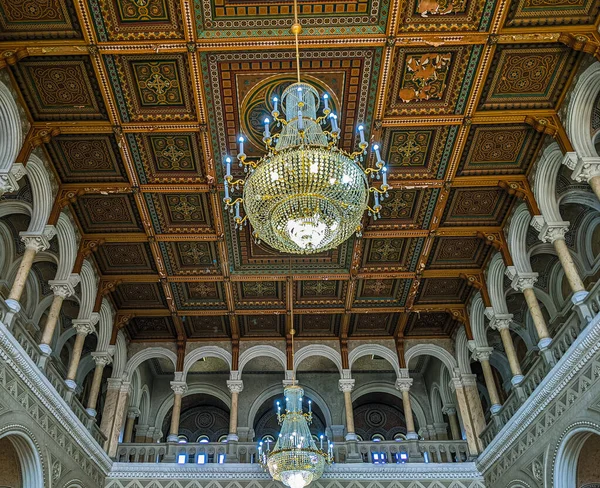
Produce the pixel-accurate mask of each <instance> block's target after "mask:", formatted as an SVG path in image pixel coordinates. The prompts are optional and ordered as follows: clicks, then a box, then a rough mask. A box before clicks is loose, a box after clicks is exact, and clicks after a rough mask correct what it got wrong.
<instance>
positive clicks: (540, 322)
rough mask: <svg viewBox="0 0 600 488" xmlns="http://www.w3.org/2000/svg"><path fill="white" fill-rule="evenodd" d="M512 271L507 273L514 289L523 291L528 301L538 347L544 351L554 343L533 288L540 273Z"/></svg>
mask: <svg viewBox="0 0 600 488" xmlns="http://www.w3.org/2000/svg"><path fill="white" fill-rule="evenodd" d="M511 272H512V274H511ZM511 272H508V273H507V275H509V277H511V278H512V287H513V289H515V290H516V291H520V292H521V293H523V296H524V297H525V301H526V302H527V308H528V309H529V313H530V314H531V319H532V320H533V325H534V326H535V330H536V332H537V336H538V339H539V342H538V347H539V348H540V350H542V351H543V350H545V349H548V347H549V346H550V344H552V337H550V332H548V327H547V325H546V320H545V319H544V314H542V309H541V307H540V303H539V302H538V299H537V297H536V296H535V291H534V290H533V286H534V285H535V282H536V281H537V278H538V274H537V273H516V272H515V271H513V270H511Z"/></svg>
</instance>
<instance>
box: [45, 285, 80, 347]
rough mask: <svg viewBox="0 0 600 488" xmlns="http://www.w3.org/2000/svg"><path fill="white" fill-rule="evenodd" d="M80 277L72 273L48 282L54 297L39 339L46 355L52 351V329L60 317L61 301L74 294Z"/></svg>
mask: <svg viewBox="0 0 600 488" xmlns="http://www.w3.org/2000/svg"><path fill="white" fill-rule="evenodd" d="M79 281H80V277H79V275H78V274H72V275H71V276H70V277H69V279H67V280H52V281H49V282H48V284H49V285H50V288H51V289H52V291H53V292H54V298H53V299H52V304H51V305H50V310H49V311H48V319H47V320H46V325H44V332H43V333H42V339H41V341H40V346H39V347H40V350H41V351H42V353H43V354H45V355H46V356H49V355H50V353H51V352H52V348H51V346H50V345H51V344H52V338H53V337H54V330H55V329H56V324H57V323H58V319H59V317H60V309H61V308H62V304H63V301H64V300H65V298H68V297H70V296H73V295H75V287H76V286H77V283H79Z"/></svg>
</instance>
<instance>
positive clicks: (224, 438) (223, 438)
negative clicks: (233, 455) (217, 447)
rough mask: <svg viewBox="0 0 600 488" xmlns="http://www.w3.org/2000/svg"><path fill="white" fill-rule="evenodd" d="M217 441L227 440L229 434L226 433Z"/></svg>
mask: <svg viewBox="0 0 600 488" xmlns="http://www.w3.org/2000/svg"><path fill="white" fill-rule="evenodd" d="M217 442H227V436H226V435H222V436H220V437H219V440H218V441H217Z"/></svg>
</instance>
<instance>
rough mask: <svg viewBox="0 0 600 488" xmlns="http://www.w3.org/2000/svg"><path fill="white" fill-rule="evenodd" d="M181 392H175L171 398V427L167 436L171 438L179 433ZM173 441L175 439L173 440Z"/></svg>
mask: <svg viewBox="0 0 600 488" xmlns="http://www.w3.org/2000/svg"><path fill="white" fill-rule="evenodd" d="M181 396H182V394H181V393H175V395H174V400H173V415H172V416H171V429H170V430H169V437H172V438H173V439H174V438H176V437H177V436H178V435H179V416H180V415H181ZM173 436H174V437H173ZM173 442H175V441H173Z"/></svg>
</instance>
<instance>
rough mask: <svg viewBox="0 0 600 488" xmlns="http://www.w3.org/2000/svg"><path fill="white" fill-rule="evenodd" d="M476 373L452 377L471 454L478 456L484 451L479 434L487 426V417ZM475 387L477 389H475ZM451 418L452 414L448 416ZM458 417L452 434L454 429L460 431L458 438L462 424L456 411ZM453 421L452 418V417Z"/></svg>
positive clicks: (453, 434)
mask: <svg viewBox="0 0 600 488" xmlns="http://www.w3.org/2000/svg"><path fill="white" fill-rule="evenodd" d="M475 382H476V377H475V375H461V376H460V377H454V378H452V383H451V388H452V389H453V390H454V393H455V395H456V401H457V404H458V408H459V410H460V413H461V418H462V421H463V426H464V429H465V436H466V438H467V445H468V446H469V452H470V454H471V456H477V455H478V454H479V453H480V452H482V451H483V442H482V441H481V439H480V438H479V435H480V434H481V432H482V431H483V429H484V428H485V418H484V416H483V410H482V408H481V402H480V400H479V395H478V394H477V391H476V389H477V386H476V383H475ZM473 388H474V389H475V390H473ZM473 391H474V392H475V395H476V398H474V397H473ZM448 417H449V418H450V415H449V416H448ZM454 418H455V419H456V427H455V428H453V427H452V425H451V428H452V436H453V437H454V436H455V432H454V429H456V430H457V431H458V432H456V434H458V436H457V437H458V438H461V435H460V426H459V425H458V419H457V418H456V413H455V414H454ZM450 421H451V422H452V419H451V418H450Z"/></svg>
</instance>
